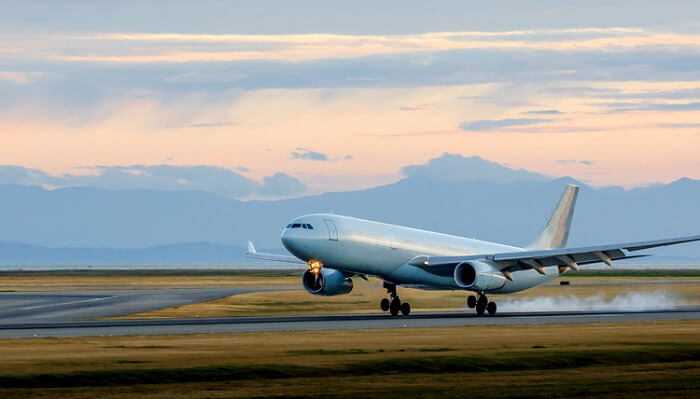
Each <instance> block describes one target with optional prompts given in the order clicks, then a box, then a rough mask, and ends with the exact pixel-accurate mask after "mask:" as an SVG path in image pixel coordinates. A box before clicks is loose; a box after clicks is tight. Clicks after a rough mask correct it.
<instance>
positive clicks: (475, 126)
mask: <svg viewBox="0 0 700 399" xmlns="http://www.w3.org/2000/svg"><path fill="white" fill-rule="evenodd" d="M546 122H551V119H541V118H507V119H491V120H476V121H469V122H462V123H460V124H459V128H460V129H462V130H466V131H471V132H483V131H490V130H496V129H500V128H503V127H511V126H528V125H536V124H539V123H546Z"/></svg>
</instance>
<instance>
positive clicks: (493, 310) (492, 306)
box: [486, 302, 496, 316]
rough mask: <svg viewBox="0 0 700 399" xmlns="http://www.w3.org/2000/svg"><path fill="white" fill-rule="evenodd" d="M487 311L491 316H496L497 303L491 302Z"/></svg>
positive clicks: (487, 306)
mask: <svg viewBox="0 0 700 399" xmlns="http://www.w3.org/2000/svg"><path fill="white" fill-rule="evenodd" d="M486 310H487V311H488V312H489V315H491V316H493V315H495V314H496V302H489V304H488V305H486Z"/></svg>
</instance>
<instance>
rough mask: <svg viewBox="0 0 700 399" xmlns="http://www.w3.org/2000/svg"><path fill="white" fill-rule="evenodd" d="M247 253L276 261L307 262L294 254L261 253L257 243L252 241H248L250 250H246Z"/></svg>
mask: <svg viewBox="0 0 700 399" xmlns="http://www.w3.org/2000/svg"><path fill="white" fill-rule="evenodd" d="M245 255H246V256H247V257H249V258H255V259H263V260H272V261H275V262H288V263H300V264H306V262H304V261H303V260H301V259H299V258H297V257H294V256H292V255H278V254H266V253H260V252H258V251H256V250H255V245H253V242H252V241H248V250H247V251H246V252H245Z"/></svg>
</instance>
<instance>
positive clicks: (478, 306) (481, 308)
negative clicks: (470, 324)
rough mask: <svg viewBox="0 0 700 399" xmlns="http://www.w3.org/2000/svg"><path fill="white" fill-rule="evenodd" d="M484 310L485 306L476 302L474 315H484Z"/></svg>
mask: <svg viewBox="0 0 700 399" xmlns="http://www.w3.org/2000/svg"><path fill="white" fill-rule="evenodd" d="M484 310H486V306H484V305H482V304H480V303H477V304H476V315H477V316H483V315H484Z"/></svg>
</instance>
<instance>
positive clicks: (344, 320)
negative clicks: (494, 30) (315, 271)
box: [0, 287, 700, 338]
mask: <svg viewBox="0 0 700 399" xmlns="http://www.w3.org/2000/svg"><path fill="white" fill-rule="evenodd" d="M282 289H292V287H253V288H204V289H202V288H199V289H197V288H178V289H167V290H104V291H55V292H6V293H0V338H28V337H84V336H112V335H157V334H192V333H224V332H264V331H317V330H345V329H348V330H352V329H372V328H417V327H452V326H472V325H515V324H560V323H597V322H603V323H605V322H643V321H670V320H698V319H700V307H697V306H684V307H670V308H668V309H655V310H635V311H619V310H600V309H599V310H594V311H591V310H581V311H555V312H552V311H547V312H510V313H508V312H503V313H498V314H497V315H496V316H487V317H476V316H475V315H474V314H473V313H472V312H471V311H464V312H461V311H460V312H443V313H420V312H415V313H413V314H411V315H410V316H408V317H403V316H398V317H391V316H389V315H388V314H386V313H380V312H378V313H375V314H344V315H321V316H273V317H227V318H190V319H134V320H95V319H99V318H108V317H113V316H120V315H127V314H133V313H139V312H145V311H148V310H154V309H162V308H167V307H171V306H181V305H186V304H191V303H197V302H204V301H210V300H214V299H217V298H222V297H227V296H231V295H236V294H242V293H247V292H255V291H279V290H282Z"/></svg>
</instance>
